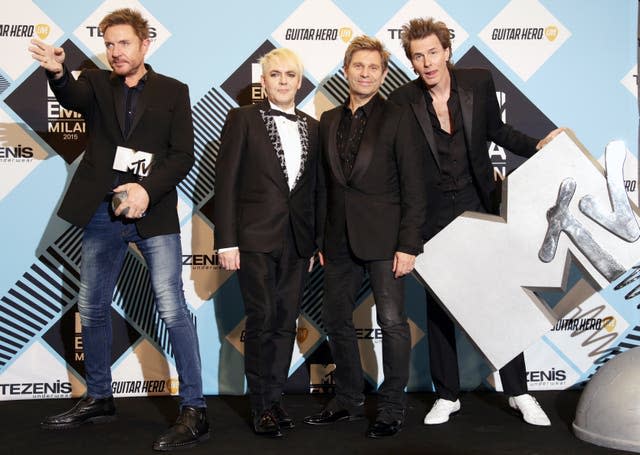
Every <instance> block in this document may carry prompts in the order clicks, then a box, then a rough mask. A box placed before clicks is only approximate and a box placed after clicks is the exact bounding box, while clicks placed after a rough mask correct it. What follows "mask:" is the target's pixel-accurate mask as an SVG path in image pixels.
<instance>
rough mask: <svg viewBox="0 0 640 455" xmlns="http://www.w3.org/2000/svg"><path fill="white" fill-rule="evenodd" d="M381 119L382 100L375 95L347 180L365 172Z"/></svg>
mask: <svg viewBox="0 0 640 455" xmlns="http://www.w3.org/2000/svg"><path fill="white" fill-rule="evenodd" d="M383 120H384V103H383V102H382V98H380V96H379V95H376V101H375V104H374V105H373V109H371V117H370V118H368V119H367V126H365V129H364V134H363V135H362V141H361V142H360V147H359V148H358V154H357V155H356V160H355V162H354V163H353V169H352V170H351V175H350V176H349V181H356V180H357V179H359V178H360V177H362V176H363V175H364V174H365V173H366V171H367V168H368V167H369V164H370V163H371V160H372V159H373V153H374V151H375V148H376V142H377V139H378V134H380V129H381V128H382V122H383Z"/></svg>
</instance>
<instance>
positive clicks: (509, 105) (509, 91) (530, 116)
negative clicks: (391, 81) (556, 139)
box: [454, 46, 556, 180]
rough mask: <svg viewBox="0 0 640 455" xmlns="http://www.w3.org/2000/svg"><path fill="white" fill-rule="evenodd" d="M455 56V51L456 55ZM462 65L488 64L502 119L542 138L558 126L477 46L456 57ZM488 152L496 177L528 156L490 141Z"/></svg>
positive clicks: (480, 66) (477, 65)
mask: <svg viewBox="0 0 640 455" xmlns="http://www.w3.org/2000/svg"><path fill="white" fill-rule="evenodd" d="M454 57H455V55H454ZM454 60H455V61H456V66H457V67H459V68H478V67H479V68H486V69H488V70H490V71H491V74H492V75H493V80H494V82H495V86H496V97H497V98H498V104H499V105H500V115H501V117H502V121H503V122H507V123H509V125H511V126H513V127H514V128H516V129H518V130H520V131H522V132H523V133H526V134H528V135H529V136H532V137H535V138H542V137H544V136H546V135H547V133H548V132H549V131H551V130H553V129H554V128H555V127H556V126H555V125H554V124H553V123H552V122H551V120H549V118H548V117H547V116H546V115H545V114H544V113H543V112H542V111H541V110H540V109H538V108H537V106H536V105H535V104H533V103H532V102H531V100H529V98H527V97H526V96H525V95H524V93H522V92H521V91H520V90H518V88H517V87H516V86H515V85H513V84H512V83H511V81H510V80H509V79H507V78H506V77H505V75H504V74H502V73H501V72H500V71H499V70H498V68H496V67H495V66H494V65H493V64H492V63H491V62H490V61H489V60H488V59H487V58H486V57H485V56H484V55H483V54H482V53H481V52H480V51H479V50H478V49H477V48H476V47H475V46H474V47H471V48H470V49H469V50H468V51H467V52H466V53H465V54H464V55H463V56H462V57H461V58H460V59H455V58H454ZM489 155H490V157H491V162H492V163H493V169H494V175H495V177H496V180H504V177H505V176H506V175H507V174H508V173H510V172H511V171H512V170H514V169H515V168H517V167H518V166H520V165H521V164H522V163H523V162H524V161H525V160H526V158H523V157H521V156H518V155H516V154H514V153H511V152H510V151H509V150H506V149H504V148H502V147H501V146H499V145H497V144H494V143H491V144H489Z"/></svg>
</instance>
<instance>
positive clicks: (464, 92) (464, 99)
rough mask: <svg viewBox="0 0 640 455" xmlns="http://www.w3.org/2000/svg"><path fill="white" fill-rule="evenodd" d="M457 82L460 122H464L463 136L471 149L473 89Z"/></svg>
mask: <svg viewBox="0 0 640 455" xmlns="http://www.w3.org/2000/svg"><path fill="white" fill-rule="evenodd" d="M456 83H457V84H458V97H459V98H460V111H461V113H462V123H463V124H464V137H465V140H466V142H467V149H468V150H471V143H472V142H471V131H472V126H473V89H471V88H469V87H465V86H463V85H461V84H460V83H459V82H458V81H457V80H456Z"/></svg>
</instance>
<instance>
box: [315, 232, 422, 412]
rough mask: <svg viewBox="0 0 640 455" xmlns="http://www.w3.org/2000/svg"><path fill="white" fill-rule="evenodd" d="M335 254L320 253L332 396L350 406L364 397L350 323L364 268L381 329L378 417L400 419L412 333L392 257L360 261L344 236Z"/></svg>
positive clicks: (342, 404)
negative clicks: (332, 371)
mask: <svg viewBox="0 0 640 455" xmlns="http://www.w3.org/2000/svg"><path fill="white" fill-rule="evenodd" d="M342 243H343V248H341V249H340V250H341V252H340V253H339V254H337V255H336V257H332V258H325V265H324V280H325V281H324V302H323V308H322V318H323V322H324V326H325V328H326V330H327V333H328V335H329V346H330V347H331V354H332V356H333V359H334V362H335V364H336V370H335V374H334V378H335V382H336V402H337V404H336V405H337V407H339V408H341V409H350V408H352V407H353V406H358V405H360V404H362V403H363V402H364V394H363V385H364V376H363V373H362V366H361V363H360V351H359V348H358V340H357V337H356V331H355V328H354V324H353V310H354V308H355V305H356V295H357V293H358V290H359V289H360V286H361V285H362V281H363V279H364V274H365V272H367V273H368V274H369V281H370V283H371V287H372V289H373V297H374V299H375V303H376V319H377V322H378V325H379V326H380V329H381V331H382V365H383V372H384V382H383V383H382V385H381V386H380V388H379V390H378V416H377V419H378V420H382V421H389V422H391V421H393V420H403V419H404V412H405V407H406V397H405V393H404V388H405V387H406V385H407V382H408V380H409V357H410V352H411V339H410V333H409V324H408V323H407V315H406V312H405V308H404V280H403V279H402V278H400V279H396V278H394V276H393V272H392V267H393V260H384V261H361V260H359V259H357V258H356V257H355V256H354V255H353V254H352V253H351V251H350V250H349V248H348V245H347V244H346V241H343V242H342Z"/></svg>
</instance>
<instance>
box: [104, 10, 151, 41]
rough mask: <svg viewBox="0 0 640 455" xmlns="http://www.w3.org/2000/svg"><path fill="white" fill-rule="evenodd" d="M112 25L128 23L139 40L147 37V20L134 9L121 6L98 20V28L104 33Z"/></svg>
mask: <svg viewBox="0 0 640 455" xmlns="http://www.w3.org/2000/svg"><path fill="white" fill-rule="evenodd" d="M113 25H130V26H131V27H133V30H134V32H135V34H136V35H137V36H138V38H140V41H144V40H146V39H147V38H149V21H147V20H146V19H145V18H144V17H142V14H140V12H139V11H136V10H134V9H131V8H122V9H117V10H115V11H112V12H110V13H109V14H107V15H106V16H105V17H104V18H103V19H102V20H101V21H100V24H98V28H99V29H100V32H101V33H102V34H104V32H105V31H106V30H107V29H108V28H109V27H111V26H113Z"/></svg>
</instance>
